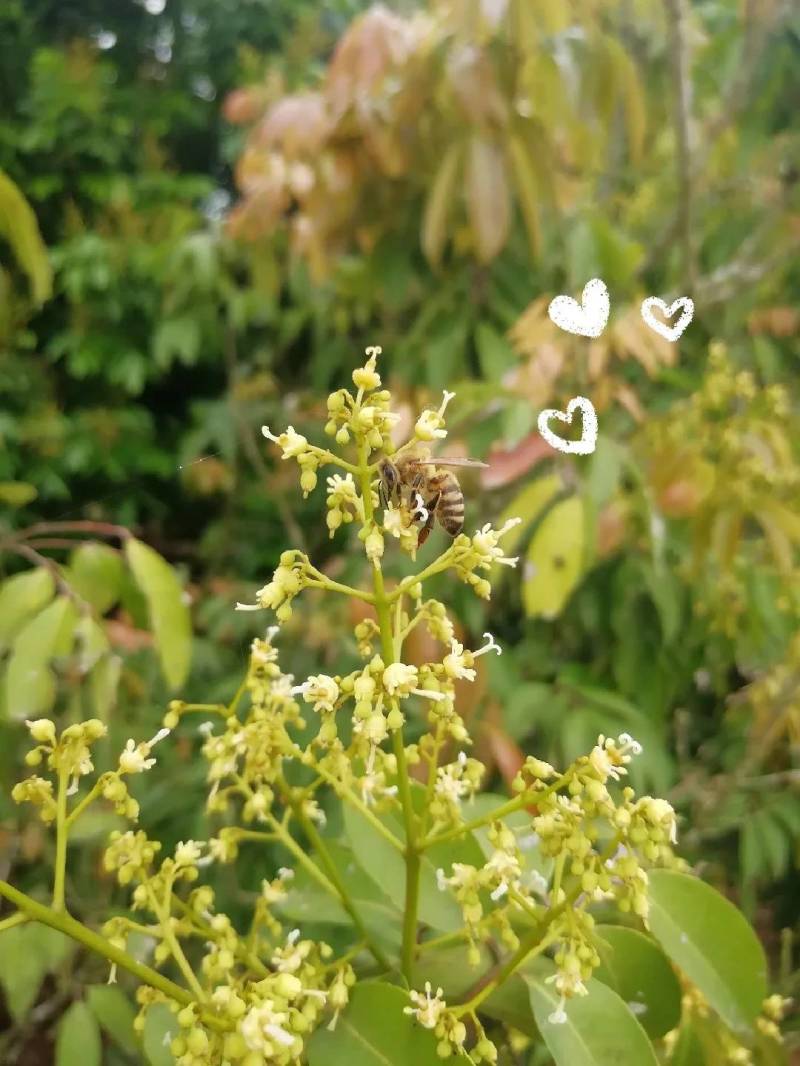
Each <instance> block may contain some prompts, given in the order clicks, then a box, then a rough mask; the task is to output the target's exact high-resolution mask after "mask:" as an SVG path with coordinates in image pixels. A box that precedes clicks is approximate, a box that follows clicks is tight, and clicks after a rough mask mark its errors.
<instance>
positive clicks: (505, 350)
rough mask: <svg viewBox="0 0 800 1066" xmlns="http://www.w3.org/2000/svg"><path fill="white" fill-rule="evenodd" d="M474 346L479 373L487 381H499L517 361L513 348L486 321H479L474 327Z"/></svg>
mask: <svg viewBox="0 0 800 1066" xmlns="http://www.w3.org/2000/svg"><path fill="white" fill-rule="evenodd" d="M475 348H476V349H477V352H478V362H479V363H480V366H481V373H482V374H483V376H484V377H485V378H486V379H487V380H489V381H499V380H500V379H501V378H502V376H503V375H504V374H505V373H506V371H507V370H509V369H510V368H511V367H512V366H515V365H516V363H517V356H516V353H515V352H514V349H513V348H512V347H511V345H510V344H509V343H508V341H507V340H506V339H505V337H503V336H502V334H500V333H498V332H497V330H496V329H494V328H493V327H492V326H490V325H489V324H488V322H479V323H478V325H477V326H476V327H475Z"/></svg>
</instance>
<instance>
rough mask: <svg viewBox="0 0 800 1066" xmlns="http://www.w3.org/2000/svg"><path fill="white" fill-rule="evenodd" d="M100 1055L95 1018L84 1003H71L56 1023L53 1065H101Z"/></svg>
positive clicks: (100, 1045) (101, 1050)
mask: <svg viewBox="0 0 800 1066" xmlns="http://www.w3.org/2000/svg"><path fill="white" fill-rule="evenodd" d="M102 1055H103V1047H102V1041H101V1040H100V1028H99V1026H98V1024H97V1019H96V1018H95V1016H94V1015H93V1014H92V1012H91V1011H90V1010H89V1008H88V1007H87V1006H86V1004H85V1003H73V1004H72V1006H71V1007H70V1008H69V1009H68V1010H67V1011H65V1012H64V1014H63V1015H62V1017H61V1021H60V1022H59V1023H58V1030H57V1032H56V1063H55V1066H101V1062H102Z"/></svg>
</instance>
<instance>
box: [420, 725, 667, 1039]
mask: <svg viewBox="0 0 800 1066" xmlns="http://www.w3.org/2000/svg"><path fill="white" fill-rule="evenodd" d="M640 751H641V747H640V745H639V744H638V743H637V742H636V741H634V740H633V739H632V738H631V737H629V736H628V735H627V734H623V735H622V736H620V737H619V738H618V739H616V740H615V739H613V738H610V737H608V738H607V737H604V736H601V737H599V739H598V742H597V744H596V745H595V747H594V748H593V749H592V751H591V752H590V754H589V755H586V756H581V757H580V758H579V759H577V760H576V762H575V763H574V764H573V765H572V766H571V767H569V769H568V770H567V771H566V772H565V773H564V774H562V775H561V776H560V777H559V776H558V775H557V774H556V771H555V770H554V769H553V767H552V766H550V765H549V764H548V763H545V762H543V761H541V760H539V759H536V758H533V757H531V758H529V759H528V760H526V763H525V765H524V766H523V769H522V771H521V772H520V774H519V776H518V778H517V780H516V782H515V787H516V788H517V789H518V791H519V792H520V793H521V794H523V795H525V796H526V797H527V798H528V799H529V801H530V803H531V805H533V806H535V808H536V814H535V815H534V816H533V818H532V821H531V828H532V830H533V832H534V834H535V838H536V843H537V846H538V849H539V851H540V853H541V854H542V855H543V856H550V857H552V858H553V859H554V860H555V862H556V871H557V872H556V875H555V877H554V881H553V886H552V889H551V892H550V894H549V898H547V899H545V900H543V901H540V900H539V899H537V895H536V889H537V888H539V887H541V886H540V885H539V884H538V883H537V882H538V880H539V879H538V878H536V877H527V876H526V870H525V862H524V858H523V853H522V851H521V848H520V842H519V841H518V840H517V838H516V836H515V834H514V832H513V831H512V829H511V828H510V827H509V826H508V825H506V824H504V823H503V822H500V821H498V822H495V823H494V824H493V825H492V827H491V830H490V841H491V843H492V845H493V848H494V850H493V852H492V854H491V856H490V857H489V859H488V860H487V861H486V863H485V864H484V865H483V866H482V867H476V866H471V865H469V864H465V863H454V864H453V866H452V869H451V871H450V873H449V875H448V874H447V873H446V871H444V870H439V871H438V874H437V877H438V882H439V887H440V889H442V890H445V889H450V890H451V891H453V893H454V895H455V898H456V900H457V901H458V903H459V904H460V906H461V909H462V914H463V918H464V922H465V925H466V928H467V932H468V939H469V944H470V950H469V959H470V961H471V962H472V963H473V964H475V965H477V964H478V962H479V961H480V958H481V955H480V949H479V945H480V943H481V942H482V941H487V940H488V939H489V937H490V935H491V933H492V930H493V928H496V929H499V933H500V936H501V939H503V941H504V942H505V943H506V944H507V946H508V947H509V948H510V949H512V950H513V949H515V948H516V947H517V945H518V943H519V940H518V936H517V934H516V932H515V931H514V929H513V927H512V918H514V917H515V915H518V914H519V913H520V912H524V913H527V914H529V915H530V916H532V917H538V918H543V917H544V915H545V913H547V912H548V910H549V912H550V914H551V921H550V925H549V930H548V934H547V946H550V945H552V946H553V947H554V948H555V955H554V959H555V962H556V966H557V968H558V969H557V972H556V974H555V975H554V976H553V978H552V981H553V982H554V983H555V986H556V989H557V991H558V993H559V995H560V997H561V1003H560V1005H559V1007H558V1008H557V1010H556V1011H555V1012H554V1015H553V1016H552V1017H551V1021H553V1022H554V1023H558V1022H562V1021H564V1020H565V1018H566V1015H565V1014H564V1010H563V1007H564V1003H565V1001H566V999H567V998H569V997H570V996H573V995H585V994H586V981H588V979H589V978H590V977H591V975H592V972H593V970H594V969H595V967H597V966H598V965H599V962H600V959H599V956H598V955H597V951H596V949H595V947H594V944H593V936H592V928H593V919H592V917H591V915H590V914H589V913H588V912H587V910H586V908H587V907H588V906H589V905H590V904H591V903H593V902H599V901H602V900H609V899H613V900H615V902H616V904H617V906H618V907H619V909H620V910H622V911H631V912H632V913H634V914H636V915H637V916H638V917H639V918H641V919H642V920H643V921H645V922H646V920H647V915H648V897H647V884H648V882H647V868H648V866H651V865H654V864H661V865H673V864H674V863H675V861H676V860H675V859H674V856H673V853H672V847H671V845H672V844H673V843H674V842H675V839H676V822H675V812H674V811H673V809H672V807H671V806H670V805H669V804H668V803H667V802H666V800H661V799H656V798H654V797H652V796H642V797H640V798H639V799H637V798H636V797H635V795H634V792H633V790H632V789H631V788H627V787H626V788H623V789H622V790H621V796H620V797H619V798H614V797H612V794H611V792H610V791H609V785H613V784H614V783H616V782H617V781H619V780H620V779H621V778H622V777H623V776H624V775H625V774H626V773H627V765H628V763H629V762H630V760H631V757H632V756H633V755H635V754H638V753H639V752H640ZM446 769H447V768H446ZM548 782H550V783H548ZM567 904H569V906H568V907H567ZM553 908H555V911H556V913H555V915H553ZM559 908H560V910H559Z"/></svg>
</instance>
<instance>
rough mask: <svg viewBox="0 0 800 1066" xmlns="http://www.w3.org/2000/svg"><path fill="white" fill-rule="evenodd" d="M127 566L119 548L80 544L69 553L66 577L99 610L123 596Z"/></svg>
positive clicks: (106, 608) (101, 612)
mask: <svg viewBox="0 0 800 1066" xmlns="http://www.w3.org/2000/svg"><path fill="white" fill-rule="evenodd" d="M123 574H124V568H123V565H122V560H121V558H120V556H119V552H115V551H113V550H112V549H111V548H109V547H108V546H107V545H105V544H81V546H80V547H79V548H76V549H75V551H74V552H73V553H72V555H71V556H70V560H69V568H68V571H67V580H68V581H69V582H70V584H71V585H72V587H73V588H74V589H75V591H76V592H77V593H78V595H79V596H81V597H82V598H83V599H84V600H86V601H87V603H90V604H91V605H92V607H94V609H95V610H96V611H97V613H98V614H105V613H106V611H107V610H108V609H109V608H110V607H113V606H114V604H115V603H116V602H117V600H118V599H119V596H120V592H121V589H122V578H123Z"/></svg>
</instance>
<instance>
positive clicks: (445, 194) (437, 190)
mask: <svg viewBox="0 0 800 1066" xmlns="http://www.w3.org/2000/svg"><path fill="white" fill-rule="evenodd" d="M462 154H463V153H462V146H461V145H460V144H451V145H450V147H449V148H448V149H447V151H446V152H445V154H444V156H443V157H442V161H441V163H440V164H439V169H438V170H437V172H436V177H435V178H434V179H433V185H432V186H431V190H430V192H429V194H428V200H427V202H426V204H425V214H424V217H423V219H422V250H423V252H424V253H425V257H426V259H427V260H428V262H429V263H431V265H432V266H438V265H439V262H440V260H441V257H442V250H443V248H444V242H445V238H446V236H447V219H448V216H449V214H450V210H451V208H452V204H453V194H454V192H455V184H456V178H457V177H458V172H459V169H460V166H461V159H462Z"/></svg>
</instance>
